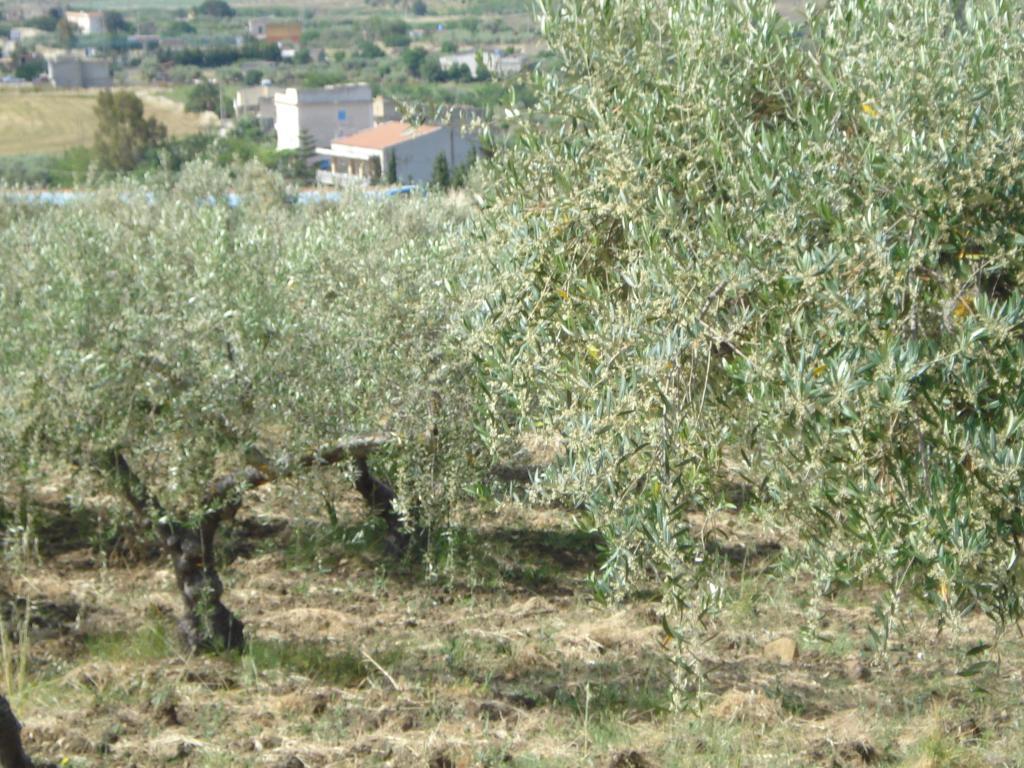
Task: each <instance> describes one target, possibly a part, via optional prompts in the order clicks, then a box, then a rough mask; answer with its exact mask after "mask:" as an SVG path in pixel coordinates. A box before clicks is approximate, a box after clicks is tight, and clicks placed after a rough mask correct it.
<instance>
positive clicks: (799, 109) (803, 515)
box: [476, 0, 1024, 620]
mask: <svg viewBox="0 0 1024 768" xmlns="http://www.w3.org/2000/svg"><path fill="white" fill-rule="evenodd" d="M542 8H543V15H542V21H543V24H544V31H545V36H546V38H547V40H548V42H549V44H550V46H551V48H552V50H553V51H554V52H555V53H556V55H557V56H558V60H559V63H560V66H559V67H558V68H557V70H555V71H554V72H553V73H552V74H550V75H548V76H546V77H544V78H542V80H541V82H540V83H539V85H538V96H539V103H538V104H537V106H536V108H535V109H533V110H530V111H529V112H526V113H524V114H522V115H520V116H519V119H518V120H517V122H516V125H515V126H514V129H513V135H514V140H513V141H512V142H511V145H510V147H509V149H508V151H507V152H505V153H504V154H503V155H499V157H498V166H497V174H498V175H497V177H496V181H495V184H494V189H495V192H494V195H493V198H492V200H491V201H490V206H491V208H490V212H489V215H488V216H487V217H485V222H486V223H487V224H488V232H487V235H486V237H485V240H484V242H483V245H482V247H481V253H486V254H487V258H489V259H491V260H493V261H494V263H495V265H496V271H497V272H498V273H499V274H500V275H502V276H503V279H500V280H496V281H495V290H494V292H493V294H492V295H491V297H490V298H489V299H488V301H487V303H486V307H485V309H484V311H483V312H481V314H480V317H479V318H478V325H479V334H480V335H479V338H478V346H477V348H476V354H477V355H478V357H479V360H480V363H481V365H482V368H483V371H484V375H485V380H486V381H487V384H488V389H489V393H490V412H491V418H492V423H491V428H490V429H489V430H488V434H489V440H490V442H491V444H492V445H493V446H494V447H495V450H502V449H503V446H504V445H506V444H507V441H508V439H509V435H514V434H516V433H517V432H523V431H541V432H546V433H553V434H554V435H557V436H558V437H559V438H560V439H561V441H562V443H563V446H564V457H563V460H562V462H561V463H560V464H559V466H558V467H556V468H555V469H553V470H551V471H550V472H548V473H547V476H546V478H545V480H546V483H545V487H546V490H547V492H548V493H550V494H552V495H555V496H557V497H559V498H561V499H563V500H564V499H568V500H570V501H571V502H572V503H573V504H575V505H576V506H577V507H578V508H580V509H583V510H585V515H584V517H585V521H586V522H587V523H588V524H589V525H591V526H593V527H594V528H595V529H597V530H600V531H601V532H602V533H603V534H604V536H605V538H606V540H607V543H608V553H609V554H608V558H607V561H606V565H605V570H604V571H603V573H602V578H601V585H602V586H603V587H604V588H605V589H607V590H608V591H609V592H613V593H614V592H617V591H620V590H626V589H629V588H630V587H631V585H633V584H635V583H636V580H637V579H638V578H642V577H644V576H645V575H654V576H656V577H657V578H658V580H659V582H660V583H662V584H663V585H664V586H665V597H666V602H667V610H668V612H669V613H671V614H674V615H676V616H681V615H682V614H683V613H686V612H688V611H690V610H693V609H696V610H697V611H699V612H701V611H705V610H707V609H708V608H709V607H711V606H713V605H714V602H715V600H716V599H717V598H718V597H719V596H720V594H721V593H720V590H718V588H717V587H716V584H715V581H714V580H713V578H711V577H710V576H709V572H708V569H707V564H708V562H709V560H710V559H711V558H710V554H711V552H710V547H709V546H708V538H707V537H708V533H709V532H710V531H712V530H713V529H714V528H715V526H716V521H717V520H720V519H721V516H722V515H724V514H732V513H733V511H734V510H735V506H736V501H737V499H738V498H739V497H741V496H743V497H746V498H748V499H749V501H748V505H749V507H748V508H749V509H750V510H752V511H754V512H759V513H761V514H763V515H764V517H765V519H768V520H771V521H775V522H779V523H782V522H784V523H785V524H787V525H791V526H792V527H793V529H794V530H795V531H796V532H797V533H799V534H800V535H801V536H802V539H803V541H804V542H805V544H806V546H807V556H808V558H809V560H810V562H811V563H812V564H813V565H812V568H813V572H814V574H815V575H816V576H817V578H818V579H819V581H820V583H821V585H822V587H823V588H827V587H828V586H829V585H831V584H835V583H837V582H843V581H854V580H863V579H879V578H880V579H882V580H883V581H884V583H886V584H888V585H890V587H891V594H890V598H891V600H890V605H889V608H890V609H895V607H896V605H897V604H898V602H899V600H900V599H901V597H902V596H905V595H907V594H908V593H909V594H913V595H916V596H918V597H920V598H922V599H925V600H927V601H930V602H931V603H932V604H934V606H935V607H936V609H937V611H938V613H939V615H950V614H954V615H955V614H957V613H959V612H962V611H967V610H972V609H979V608H980V609H982V610H984V611H986V612H988V613H990V614H991V615H993V616H996V617H998V618H1000V619H1004V620H1006V619H1015V618H1018V617H1019V616H1020V615H1021V612H1022V608H1024V605H1022V595H1024V592H1022V591H1021V588H1020V583H1019V580H1020V578H1021V568H1022V567H1024V566H1022V565H1021V564H1020V562H1019V558H1020V555H1021V554H1022V552H1021V550H1022V545H1024V512H1022V488H1024V485H1022V481H1024V429H1022V408H1024V402H1022V394H1021V388H1020V371H1021V370H1022V367H1024V345H1022V332H1024V331H1022V325H1021V324H1022V321H1024V303H1022V301H1021V296H1020V289H1019V282H1020V270H1021V263H1022V262H1021V259H1022V256H1024V236H1022V235H1021V234H1020V233H1021V232H1022V231H1024V230H1022V227H1024V203H1022V201H1024V197H1022V194H1021V193H1022V190H1024V154H1022V152H1021V150H1022V147H1024V120H1022V118H1024V114H1022V104H1024V98H1022V97H1024V83H1022V81H1021V78H1020V77H1019V76H1018V75H1017V73H1018V72H1019V70H1020V68H1021V66H1022V65H1024V45H1022V44H1021V40H1020V36H1019V9H1017V7H1016V4H1014V3H1011V2H1002V1H1000V0H991V1H989V0H979V2H976V3H975V2H972V3H970V4H968V6H967V8H966V9H965V10H964V9H962V8H958V5H957V4H951V3H948V2H945V1H944V0H923V2H921V3H914V4H906V3H887V2H881V1H880V0H837V1H836V2H833V3H831V4H829V8H828V10H825V11H821V12H820V13H817V14H815V15H814V16H813V17H812V18H811V19H810V20H809V22H808V23H807V24H806V25H805V26H800V27H796V26H793V25H791V24H789V23H788V22H786V21H784V20H782V19H781V18H780V17H778V16H777V15H776V13H775V11H774V8H773V7H772V4H771V3H770V2H768V1H767V0H758V1H754V0H749V1H748V0H741V2H736V3H706V2H701V1H700V0H682V2H679V1H678V0H630V1H629V2H626V1H625V0H564V1H562V2H550V3H548V2H545V3H543V4H542Z"/></svg>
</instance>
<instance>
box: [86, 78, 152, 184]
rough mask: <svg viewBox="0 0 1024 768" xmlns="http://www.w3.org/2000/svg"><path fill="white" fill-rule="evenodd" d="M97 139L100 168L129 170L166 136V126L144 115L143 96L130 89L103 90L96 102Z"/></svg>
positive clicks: (96, 146)
mask: <svg viewBox="0 0 1024 768" xmlns="http://www.w3.org/2000/svg"><path fill="white" fill-rule="evenodd" d="M96 116H97V118H99V125H98V126H97V128H96V141H95V144H94V146H93V149H94V151H95V153H96V160H97V162H98V163H99V165H100V167H101V168H104V169H106V170H111V171H130V170H131V169H133V168H134V167H135V166H137V165H138V164H139V161H140V160H142V158H143V156H144V155H145V154H146V152H147V151H149V150H151V149H154V148H156V147H158V146H159V145H160V144H162V143H163V142H164V141H165V140H166V139H167V127H166V126H165V125H164V124H163V123H160V122H158V121H157V120H156V118H153V117H150V118H147V117H145V115H144V109H143V106H142V100H141V99H140V98H139V97H138V96H136V95H135V94H134V93H132V92H131V91H118V92H117V93H113V92H112V91H103V92H102V93H100V95H99V98H98V99H97V102H96Z"/></svg>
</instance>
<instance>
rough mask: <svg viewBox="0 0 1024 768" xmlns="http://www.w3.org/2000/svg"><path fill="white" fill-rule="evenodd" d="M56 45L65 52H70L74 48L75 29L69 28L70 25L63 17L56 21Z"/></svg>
mask: <svg viewBox="0 0 1024 768" xmlns="http://www.w3.org/2000/svg"><path fill="white" fill-rule="evenodd" d="M55 31H56V33H57V44H58V45H60V47H61V48H63V49H64V50H65V51H70V50H71V49H72V48H74V47H75V38H76V37H77V35H76V34H75V28H74V27H72V26H71V23H70V22H69V21H68V20H67V18H65V17H63V16H62V17H61V18H60V19H58V20H57V28H56V30H55Z"/></svg>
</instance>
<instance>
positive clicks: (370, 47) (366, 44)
mask: <svg viewBox="0 0 1024 768" xmlns="http://www.w3.org/2000/svg"><path fill="white" fill-rule="evenodd" d="M356 53H357V54H358V55H359V57H360V58H363V59H382V58H384V57H385V56H387V54H386V53H384V51H383V50H381V47H380V46H379V45H377V44H376V43H374V42H373V41H372V40H363V41H361V42H360V43H359V48H358V49H357V50H356Z"/></svg>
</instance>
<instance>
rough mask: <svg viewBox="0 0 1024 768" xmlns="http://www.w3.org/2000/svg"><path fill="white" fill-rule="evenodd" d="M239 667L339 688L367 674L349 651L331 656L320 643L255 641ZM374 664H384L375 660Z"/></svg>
mask: <svg viewBox="0 0 1024 768" xmlns="http://www.w3.org/2000/svg"><path fill="white" fill-rule="evenodd" d="M242 663H243V664H244V665H245V666H246V667H249V668H251V669H253V670H255V671H256V672H266V671H269V670H278V671H281V672H285V673H288V674H298V675H303V676H305V677H308V678H311V679H313V680H316V681H317V682H320V683H326V684H328V685H338V686H342V687H353V686H356V685H359V683H361V682H362V681H363V680H364V679H366V677H367V674H368V671H367V662H366V660H365V659H364V658H363V656H361V655H360V654H357V653H353V652H350V651H343V652H340V653H337V652H334V653H332V652H330V651H329V650H328V646H326V645H325V644H323V643H303V642H294V641H292V642H283V641H280V640H260V639H256V640H253V641H252V642H251V643H250V644H249V646H248V648H247V649H246V650H245V652H244V653H243V654H242ZM378 663H384V662H382V661H381V660H380V659H378Z"/></svg>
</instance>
